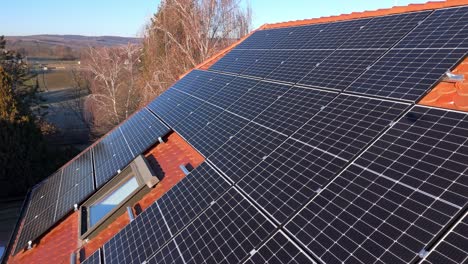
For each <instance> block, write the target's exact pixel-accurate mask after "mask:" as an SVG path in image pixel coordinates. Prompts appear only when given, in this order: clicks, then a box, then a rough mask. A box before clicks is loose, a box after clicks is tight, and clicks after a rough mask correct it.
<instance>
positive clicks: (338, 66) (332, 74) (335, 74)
mask: <svg viewBox="0 0 468 264" xmlns="http://www.w3.org/2000/svg"><path fill="white" fill-rule="evenodd" d="M384 52H385V50H336V51H335V52H333V53H332V54H331V55H329V56H328V57H327V58H326V59H325V60H323V61H322V62H321V63H320V64H319V65H318V66H317V67H315V68H313V69H312V70H311V71H310V72H309V73H308V74H307V75H306V76H305V77H304V78H303V79H302V80H300V81H299V82H298V83H299V84H303V85H310V86H316V87H324V88H330V89H336V90H343V89H346V88H347V87H348V86H349V85H350V84H351V83H352V82H353V81H354V80H355V79H356V78H357V77H359V75H361V74H362V73H363V72H364V71H365V70H366V68H367V67H369V66H370V65H372V64H373V63H374V62H375V61H376V60H377V59H378V58H379V57H380V56H381V55H383V54H384Z"/></svg>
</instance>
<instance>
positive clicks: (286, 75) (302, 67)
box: [266, 49, 334, 83]
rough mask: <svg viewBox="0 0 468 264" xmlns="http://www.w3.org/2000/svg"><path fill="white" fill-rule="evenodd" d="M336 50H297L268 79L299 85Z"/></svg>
mask: <svg viewBox="0 0 468 264" xmlns="http://www.w3.org/2000/svg"><path fill="white" fill-rule="evenodd" d="M333 51H334V50H332V49H327V50H296V51H294V52H293V53H292V54H291V56H290V57H289V58H288V59H287V60H284V61H282V62H281V63H280V65H279V66H278V67H277V68H276V69H274V70H273V71H272V72H271V73H270V74H269V75H268V76H267V77H266V78H267V79H272V80H278V81H283V82H289V83H297V82H298V81H300V80H301V79H302V78H304V77H305V76H306V75H307V74H308V73H309V72H310V71H311V70H312V69H313V68H315V67H316V66H317V64H319V63H320V62H322V61H323V60H324V59H325V58H326V57H327V56H329V55H330V54H331V53H332V52H333Z"/></svg>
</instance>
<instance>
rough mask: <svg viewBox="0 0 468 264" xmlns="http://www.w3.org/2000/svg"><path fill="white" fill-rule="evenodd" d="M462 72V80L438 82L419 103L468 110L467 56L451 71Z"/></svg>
mask: <svg viewBox="0 0 468 264" xmlns="http://www.w3.org/2000/svg"><path fill="white" fill-rule="evenodd" d="M452 72H453V73H455V74H463V75H464V81H463V82H445V81H442V82H440V83H439V84H438V85H437V86H436V87H435V88H434V89H432V91H431V92H430V93H428V94H427V95H426V96H425V97H424V98H423V99H422V100H421V101H420V102H419V103H420V104H423V105H429V106H436V107H442V108H449V109H455V110H460V111H467V112H468V58H467V59H465V60H464V61H463V62H462V63H461V64H460V65H458V66H457V67H456V68H455V69H454V70H453V71H452Z"/></svg>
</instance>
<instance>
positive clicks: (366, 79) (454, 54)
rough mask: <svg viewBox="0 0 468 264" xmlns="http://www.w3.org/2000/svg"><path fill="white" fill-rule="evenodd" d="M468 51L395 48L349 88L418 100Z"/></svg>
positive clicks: (379, 94) (378, 94) (372, 93)
mask: <svg viewBox="0 0 468 264" xmlns="http://www.w3.org/2000/svg"><path fill="white" fill-rule="evenodd" d="M465 53H466V51H463V50H450V49H439V50H437V49H427V50H426V49H417V50H411V49H400V50H399V49H393V50H390V51H389V52H388V53H387V54H385V55H384V56H383V57H382V58H381V59H379V60H378V61H377V62H376V63H375V64H373V65H372V66H371V67H370V68H369V69H368V70H367V71H366V72H364V73H363V74H362V75H361V76H360V77H359V78H357V79H356V80H355V81H354V82H353V83H352V84H351V85H350V86H349V88H347V89H346V91H349V92H355V93H361V94H368V95H376V96H382V97H388V98H394V99H402V100H407V101H412V102H414V101H416V100H418V98H420V97H421V96H422V95H424V94H425V93H426V92H427V91H428V90H429V89H430V88H431V87H432V86H433V85H435V84H436V82H437V81H438V80H439V79H440V78H441V77H442V76H443V75H444V73H445V72H446V71H447V70H450V69H451V68H452V67H453V66H454V65H455V64H456V63H457V62H458V61H459V60H460V59H461V58H463V57H464V56H465Z"/></svg>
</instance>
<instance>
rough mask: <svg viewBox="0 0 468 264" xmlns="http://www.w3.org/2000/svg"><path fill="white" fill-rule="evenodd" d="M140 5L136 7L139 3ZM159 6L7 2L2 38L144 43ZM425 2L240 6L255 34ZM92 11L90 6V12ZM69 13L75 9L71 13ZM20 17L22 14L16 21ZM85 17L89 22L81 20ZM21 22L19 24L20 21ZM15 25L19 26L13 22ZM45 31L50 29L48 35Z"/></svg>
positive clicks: (87, 0)
mask: <svg viewBox="0 0 468 264" xmlns="http://www.w3.org/2000/svg"><path fill="white" fill-rule="evenodd" d="M135 2H136V4H135ZM159 2H160V1H145V0H137V1H133V2H132V3H129V2H128V1H124V0H113V1H112V3H110V1H98V2H95V1H92V0H83V1H80V2H76V3H75V2H56V1H53V0H44V1H37V2H36V1H33V2H28V3H27V4H28V5H27V7H25V1H24V0H23V1H21V0H20V1H8V2H5V3H3V9H4V10H6V11H7V12H5V13H4V15H3V16H0V25H7V26H5V27H4V28H2V27H1V26H0V35H5V36H10V37H25V36H35V35H78V36H86V37H103V36H117V37H126V38H141V37H142V33H143V30H144V26H145V25H146V24H147V23H148V22H149V20H150V18H151V16H152V15H153V14H154V13H155V12H156V11H157V7H158V5H159ZM426 2H427V0H405V1H403V0H400V1H397V0H383V1H375V2H358V1H351V2H343V1H341V0H329V1H327V2H325V3H320V5H318V4H317V3H314V1H309V0H294V1H289V2H277V3H275V4H273V5H272V4H271V3H270V2H269V1H267V0H256V1H251V0H241V5H243V6H246V5H247V4H250V6H251V8H252V13H253V15H252V17H253V18H252V29H257V28H259V27H260V26H261V25H263V24H266V23H270V24H271V23H277V22H285V21H292V20H302V19H310V18H317V17H323V16H333V15H341V14H346V13H351V12H360V11H368V10H376V9H381V8H389V7H392V6H395V5H398V6H405V5H408V4H410V3H415V4H418V3H426ZM90 7H92V8H91V9H90ZM69 10H73V12H70V11H69ZM18 14H20V15H19V16H18ZM83 14H86V19H83ZM18 17H20V19H18ZM12 21H14V22H15V23H12ZM44 29H47V30H44Z"/></svg>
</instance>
